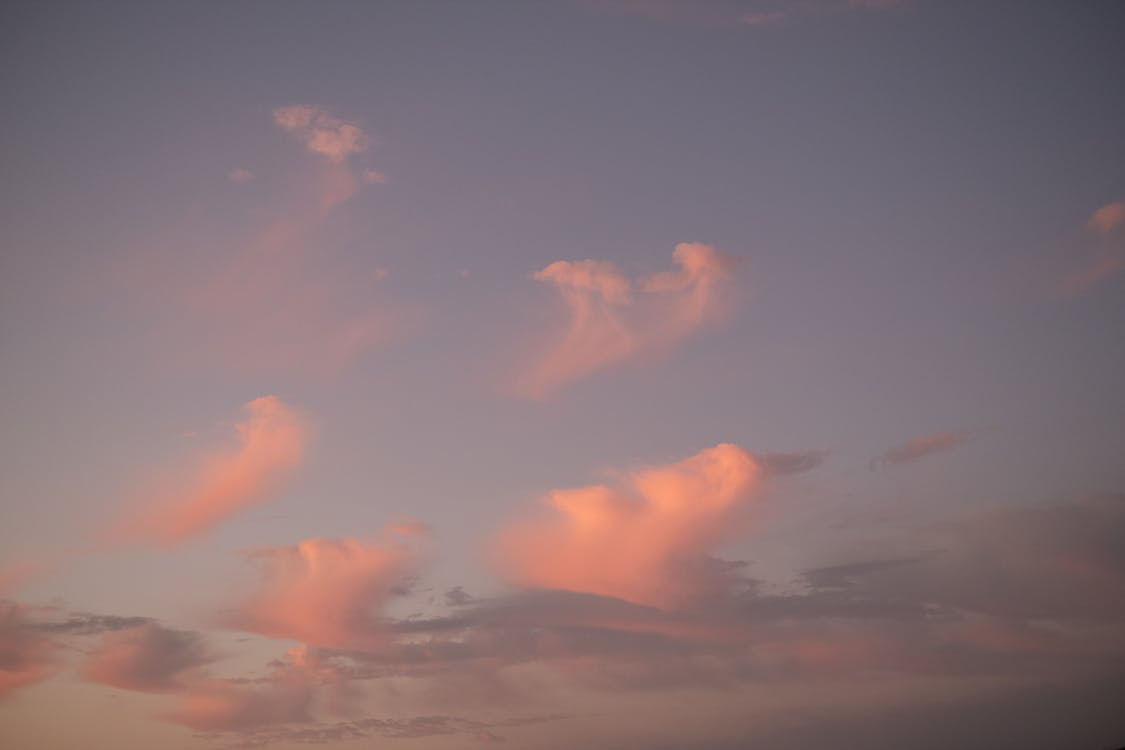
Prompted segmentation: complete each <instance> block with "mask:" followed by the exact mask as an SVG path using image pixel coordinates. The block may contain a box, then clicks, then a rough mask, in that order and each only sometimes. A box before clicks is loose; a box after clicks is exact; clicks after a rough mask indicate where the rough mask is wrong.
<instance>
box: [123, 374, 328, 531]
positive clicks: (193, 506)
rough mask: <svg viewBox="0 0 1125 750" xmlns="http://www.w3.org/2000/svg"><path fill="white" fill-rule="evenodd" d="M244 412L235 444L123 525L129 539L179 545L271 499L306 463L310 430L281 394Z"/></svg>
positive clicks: (265, 398) (256, 402) (261, 400)
mask: <svg viewBox="0 0 1125 750" xmlns="http://www.w3.org/2000/svg"><path fill="white" fill-rule="evenodd" d="M243 409H244V411H245V413H246V419H245V420H244V421H242V422H239V423H238V424H236V425H235V433H236V438H237V441H236V443H235V445H233V446H230V447H227V448H223V449H219V450H216V451H215V452H214V453H213V454H212V455H210V456H209V457H208V458H207V459H206V460H204V461H203V462H202V464H201V465H200V466H199V468H198V469H197V470H196V471H195V472H194V473H193V474H192V475H191V476H190V477H189V478H187V479H186V480H184V481H182V482H180V483H177V485H176V486H174V487H172V488H170V489H168V490H166V491H164V492H161V493H159V494H157V496H156V497H155V498H154V499H153V500H152V501H150V502H149V503H148V504H147V507H145V508H143V509H142V510H141V511H140V512H139V513H138V514H136V515H135V517H133V518H131V519H128V520H127V521H126V522H125V523H124V524H123V526H122V533H123V535H124V536H126V537H131V538H142V539H152V540H155V541H159V542H163V543H173V542H179V541H182V540H184V539H186V538H188V537H191V536H195V535H198V534H201V533H203V532H205V531H207V530H209V529H211V528H213V527H214V526H216V525H218V524H219V523H221V522H222V521H224V520H226V519H227V518H230V517H231V516H233V515H235V514H236V513H238V512H239V511H242V510H245V509H246V508H248V507H251V506H254V505H258V504H261V503H263V502H266V501H268V500H269V499H270V498H271V496H272V495H273V493H274V492H275V491H276V490H277V489H278V487H279V485H280V484H281V482H282V480H283V479H284V478H285V477H286V476H287V475H288V474H290V473H291V472H292V471H293V470H294V469H296V468H297V467H298V466H299V465H300V463H301V461H302V459H303V457H304V452H305V445H306V443H307V442H308V439H309V429H308V427H307V426H306V425H305V423H304V421H303V420H302V419H301V417H300V416H299V415H298V413H297V412H296V411H295V410H294V409H293V408H291V407H290V406H289V405H287V404H286V403H284V402H283V401H282V400H281V399H279V398H277V397H276V396H263V397H261V398H256V399H254V400H253V401H250V402H248V403H246V404H245V405H244V406H243Z"/></svg>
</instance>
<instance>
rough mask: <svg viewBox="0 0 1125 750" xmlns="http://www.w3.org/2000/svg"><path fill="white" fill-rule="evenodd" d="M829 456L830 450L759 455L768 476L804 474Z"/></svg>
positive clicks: (764, 471)
mask: <svg viewBox="0 0 1125 750" xmlns="http://www.w3.org/2000/svg"><path fill="white" fill-rule="evenodd" d="M827 458H828V451H818V450H813V451H799V452H796V453H765V454H763V455H760V456H758V462H759V463H760V464H761V465H762V473H763V474H765V475H767V476H787V475H790V474H804V473H805V472H806V471H812V470H813V469H815V468H817V467H818V466H820V465H821V464H822V463H824V461H825V460H826V459H827Z"/></svg>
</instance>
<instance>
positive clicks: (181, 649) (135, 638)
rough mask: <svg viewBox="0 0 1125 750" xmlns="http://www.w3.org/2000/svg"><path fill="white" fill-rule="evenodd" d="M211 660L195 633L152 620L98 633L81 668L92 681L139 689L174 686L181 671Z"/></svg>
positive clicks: (168, 689)
mask: <svg viewBox="0 0 1125 750" xmlns="http://www.w3.org/2000/svg"><path fill="white" fill-rule="evenodd" d="M209 661H211V656H210V654H209V653H208V651H207V649H206V648H205V647H204V645H203V642H202V640H201V639H200V638H199V636H198V635H196V634H195V633H191V632H187V631H180V630H170V629H168V628H165V627H162V626H160V625H158V624H157V623H155V622H149V623H145V624H144V625H140V626H138V627H135V628H129V629H127V630H119V631H110V632H106V633H104V634H102V636H101V640H100V642H99V644H98V646H97V647H96V648H95V650H94V651H93V653H91V655H90V659H89V661H88V662H87V664H86V666H85V669H84V670H83V676H85V677H86V679H88V680H90V681H92V682H99V683H101V684H103V685H109V686H111V687H117V688H122V689H124V690H139V691H142V692H160V691H170V690H175V689H178V688H180V687H181V686H182V684H183V683H182V680H183V678H184V676H185V675H187V674H190V672H191V671H192V670H194V669H196V668H198V667H200V666H202V665H204V664H206V663H208V662H209Z"/></svg>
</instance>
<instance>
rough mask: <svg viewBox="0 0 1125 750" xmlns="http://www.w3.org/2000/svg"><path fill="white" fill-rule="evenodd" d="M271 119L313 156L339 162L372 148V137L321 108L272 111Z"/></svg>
mask: <svg viewBox="0 0 1125 750" xmlns="http://www.w3.org/2000/svg"><path fill="white" fill-rule="evenodd" d="M273 120H274V122H275V123H277V125H278V126H279V127H280V128H281V129H282V130H284V131H286V132H288V133H292V134H293V135H294V136H296V137H297V138H299V139H300V140H301V141H302V142H303V143H304V144H305V148H307V149H308V150H309V151H311V152H312V153H314V154H319V155H321V156H324V157H326V158H328V160H329V161H332V162H336V163H341V162H344V161H346V160H347V158H348V157H349V156H351V155H352V154H359V153H363V152H364V151H367V149H368V148H370V147H371V138H370V137H369V136H368V135H367V134H366V133H365V132H363V130H362V129H360V127H359V126H357V125H354V124H352V123H349V122H345V121H344V120H341V119H340V118H338V117H336V116H334V115H332V114H331V113H329V112H328V111H327V110H325V109H323V108H321V107H315V106H312V105H308V104H293V105H290V106H287V107H278V108H277V109H275V110H274V111H273Z"/></svg>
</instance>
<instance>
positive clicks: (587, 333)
mask: <svg viewBox="0 0 1125 750" xmlns="http://www.w3.org/2000/svg"><path fill="white" fill-rule="evenodd" d="M673 259H674V260H675V262H676V264H677V265H678V266H679V268H678V269H677V270H675V271H666V272H662V273H657V274H654V275H652V276H649V277H648V278H645V279H642V280H640V282H639V283H637V284H636V285H634V284H633V283H632V282H631V281H630V280H629V279H628V278H627V277H626V276H625V275H624V274H622V273H621V272H620V271H619V270H618V269H617V268H616V267H615V266H614V265H613V264H612V263H608V262H606V261H595V260H583V261H558V262H555V263H552V264H550V265H549V266H547V267H546V268H544V269H543V270H542V271H539V272H537V273H535V274H534V275H533V276H532V278H534V279H535V280H536V281H542V282H544V283H548V284H551V285H553V286H554V287H555V288H556V289H557V290H558V292H559V294H560V295H561V296H562V300H563V302H564V304H565V305H566V308H567V312H568V320H567V323H566V326H565V328H564V330H563V331H562V332H561V334H560V335H557V336H554V337H552V338H553V340H549V341H547V342H546V343H545V345H544V346H543V347H542V350H541V352H540V353H539V355H538V356H537V357H536V358H535V360H534V362H533V363H532V364H531V365H530V367H528V368H526V370H525V372H524V373H523V374H522V376H521V378H520V383H519V390H520V392H522V393H523V394H524V395H527V396H530V397H532V398H543V397H545V396H547V395H549V394H550V393H552V392H554V391H556V390H557V389H559V388H561V387H562V386H564V385H567V384H568V383H571V382H573V381H576V380H579V379H581V378H584V377H587V376H589V375H591V374H593V373H595V372H597V371H599V370H603V369H606V368H608V367H610V366H613V365H615V364H618V363H621V362H623V361H626V360H628V359H631V358H634V357H636V356H639V355H643V354H646V353H652V352H659V351H662V350H664V349H667V348H669V347H670V346H672V345H674V344H676V343H678V342H679V341H681V340H682V339H684V338H686V337H687V336H689V335H691V334H692V333H694V332H695V331H696V330H698V329H700V328H702V327H704V326H706V325H708V324H710V323H713V322H715V321H717V320H720V319H721V318H722V317H723V313H724V311H725V310H724V305H723V304H722V299H721V296H720V294H719V288H720V285H721V284H722V282H724V281H726V280H727V279H728V278H729V276H730V272H731V269H732V265H733V261H732V260H731V259H730V258H729V257H728V256H726V255H724V254H722V253H720V252H719V251H718V250H716V249H715V248H713V247H711V246H710V245H704V244H702V243H698V242H682V243H680V244H678V245H676V249H675V252H674V253H673ZM634 287H635V288H634Z"/></svg>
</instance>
